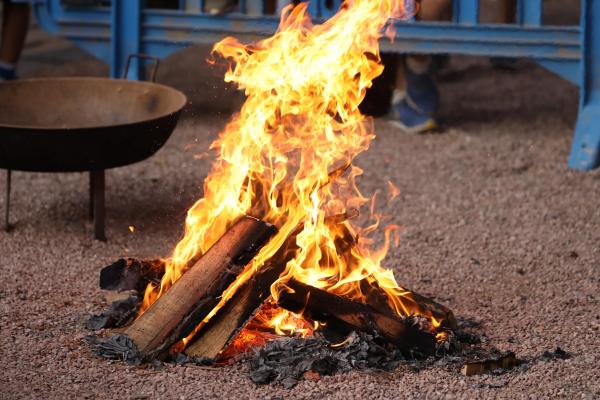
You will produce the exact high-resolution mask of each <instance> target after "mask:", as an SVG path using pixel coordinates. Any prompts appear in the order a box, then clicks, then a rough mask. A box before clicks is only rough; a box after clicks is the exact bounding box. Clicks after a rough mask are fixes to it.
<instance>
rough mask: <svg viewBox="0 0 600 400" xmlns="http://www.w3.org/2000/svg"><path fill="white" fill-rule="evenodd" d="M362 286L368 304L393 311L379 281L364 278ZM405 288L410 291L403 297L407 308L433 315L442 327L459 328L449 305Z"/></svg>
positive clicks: (384, 310) (381, 309) (383, 310)
mask: <svg viewBox="0 0 600 400" xmlns="http://www.w3.org/2000/svg"><path fill="white" fill-rule="evenodd" d="M360 287H361V291H362V293H363V294H364V295H365V296H366V298H367V300H366V301H365V302H366V303H367V304H369V305H370V306H372V307H373V308H375V309H376V310H378V311H381V312H384V313H385V312H393V311H392V309H391V308H390V306H389V304H388V301H387V295H386V294H385V292H384V291H383V289H381V288H380V287H379V286H378V285H377V283H368V282H367V281H366V280H363V281H361V285H360ZM405 290H407V291H408V292H410V294H408V295H407V296H403V297H402V301H403V303H404V304H405V305H406V306H407V308H409V309H411V310H415V313H418V314H420V315H427V316H429V315H430V316H432V317H433V318H435V319H436V320H437V321H438V322H440V323H441V324H440V325H441V326H442V327H445V328H450V329H456V328H457V326H458V325H457V323H456V318H454V313H453V312H452V311H451V310H450V309H449V308H448V307H446V306H444V305H443V304H440V303H438V302H436V301H435V300H433V299H431V298H429V297H427V296H423V295H422V294H419V293H417V292H413V291H412V290H408V289H405Z"/></svg>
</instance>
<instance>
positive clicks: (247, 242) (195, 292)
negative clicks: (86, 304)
mask: <svg viewBox="0 0 600 400" xmlns="http://www.w3.org/2000/svg"><path fill="white" fill-rule="evenodd" d="M274 233H275V228H274V227H273V225H270V224H267V223H265V222H262V221H260V220H258V219H255V218H252V217H243V218H241V219H240V220H239V221H238V222H236V223H235V224H234V225H233V226H232V227H231V228H230V229H229V230H228V231H227V232H225V234H224V235H223V236H222V237H221V238H220V239H219V240H218V241H217V242H216V243H215V244H214V245H213V246H212V247H211V248H210V249H209V250H208V251H207V252H206V253H205V254H204V255H203V256H202V257H201V258H200V259H199V260H198V261H197V262H196V263H195V264H194V265H193V266H192V267H191V268H190V269H189V270H188V271H187V272H186V273H185V274H183V276H181V278H179V279H178V280H177V281H176V282H175V283H174V284H173V286H172V287H171V288H170V289H169V290H168V291H167V292H166V293H165V294H163V295H162V296H161V297H159V299H158V300H157V301H156V302H155V303H154V304H152V306H151V307H150V308H149V309H148V310H146V312H145V313H144V314H142V315H141V316H140V317H139V318H138V319H137V320H136V321H135V322H134V323H133V324H132V325H131V326H129V327H128V328H127V329H126V330H125V332H124V333H125V334H126V335H127V336H128V337H129V338H131V340H132V341H133V343H135V345H136V346H137V348H138V350H139V351H140V353H141V354H142V355H143V356H144V358H146V359H149V358H153V357H161V356H163V355H165V354H166V353H167V352H168V350H169V349H170V347H171V346H172V345H173V344H175V343H176V342H177V341H179V340H181V339H182V338H184V337H186V336H187V335H189V334H190V333H191V332H192V331H193V329H194V328H195V327H196V326H197V325H198V324H199V323H200V322H201V321H202V320H203V319H204V317H205V316H206V315H208V313H209V312H210V311H211V310H212V309H213V308H214V307H215V306H216V305H217V304H218V302H219V296H220V295H221V294H222V293H223V291H224V290H225V289H226V288H227V287H228V286H229V285H230V284H231V283H232V282H233V281H234V280H235V278H236V277H237V276H238V274H239V273H240V272H241V271H242V270H243V269H244V266H245V265H246V264H247V263H248V262H249V261H250V260H251V259H252V258H253V257H254V256H255V255H256V253H257V252H258V250H259V249H260V248H261V247H262V246H263V245H264V244H265V243H266V242H267V241H268V240H269V239H270V238H271V236H272V235H273V234H274Z"/></svg>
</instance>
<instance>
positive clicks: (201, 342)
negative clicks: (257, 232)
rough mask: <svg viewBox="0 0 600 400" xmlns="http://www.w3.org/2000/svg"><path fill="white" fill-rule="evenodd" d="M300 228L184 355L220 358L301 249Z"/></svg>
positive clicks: (217, 315)
mask: <svg viewBox="0 0 600 400" xmlns="http://www.w3.org/2000/svg"><path fill="white" fill-rule="evenodd" d="M301 231H302V226H299V227H298V228H296V229H295V230H294V231H292V233H291V234H290V235H289V236H288V237H287V239H286V240H285V241H284V243H283V245H282V246H281V247H280V248H279V250H277V252H276V253H275V254H274V255H273V257H271V259H270V260H269V262H268V264H267V265H264V266H263V267H262V268H261V269H260V271H258V272H257V273H256V274H255V275H254V276H253V277H252V278H251V279H250V280H249V281H248V282H246V283H245V284H244V285H243V286H242V287H241V288H239V289H238V290H237V292H236V293H235V294H234V296H233V298H231V299H230V300H229V301H228V302H227V304H225V305H224V306H223V308H221V309H220V310H219V311H218V312H217V314H215V315H214V316H213V317H212V318H211V320H210V321H209V322H208V323H207V324H206V326H204V327H203V328H202V329H201V330H200V331H199V332H198V333H197V334H196V337H195V338H194V339H193V340H192V343H191V344H190V345H189V346H188V347H187V349H186V350H185V354H187V355H188V356H190V357H196V358H210V359H218V357H219V354H220V353H221V352H222V351H223V350H224V349H225V348H226V347H227V345H228V344H229V343H230V342H231V341H232V340H233V339H234V338H235V337H236V335H237V334H238V333H239V332H240V330H241V329H242V328H243V327H244V326H245V325H246V324H247V323H248V322H250V320H252V317H253V316H254V315H255V314H256V312H257V311H258V310H259V309H260V307H261V306H262V305H263V303H264V302H265V300H267V299H268V298H269V296H270V294H271V291H270V289H271V285H272V284H273V283H274V282H275V281H276V280H277V279H278V278H279V276H280V275H281V274H282V273H283V272H284V270H285V265H286V262H287V260H289V259H290V258H291V257H293V254H294V253H295V251H296V250H297V249H298V246H297V245H296V236H298V233H300V232H301Z"/></svg>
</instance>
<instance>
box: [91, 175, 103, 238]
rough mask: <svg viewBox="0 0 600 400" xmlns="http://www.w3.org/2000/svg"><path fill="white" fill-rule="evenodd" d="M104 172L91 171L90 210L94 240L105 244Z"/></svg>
mask: <svg viewBox="0 0 600 400" xmlns="http://www.w3.org/2000/svg"><path fill="white" fill-rule="evenodd" d="M104 189H105V180H104V170H100V171H90V208H91V212H92V214H93V217H94V239H96V240H100V241H103V242H105V241H106V236H105V233H104V218H105V210H104Z"/></svg>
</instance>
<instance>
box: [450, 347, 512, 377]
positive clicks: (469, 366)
mask: <svg viewBox="0 0 600 400" xmlns="http://www.w3.org/2000/svg"><path fill="white" fill-rule="evenodd" d="M517 365H519V360H517V357H516V356H515V353H513V352H509V353H506V354H504V355H502V356H500V357H497V358H490V359H486V360H478V361H472V362H468V363H466V364H465V365H463V367H462V368H461V370H460V372H461V374H463V375H465V376H471V375H480V374H484V373H486V372H490V371H494V370H496V369H511V368H514V367H516V366H517Z"/></svg>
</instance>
